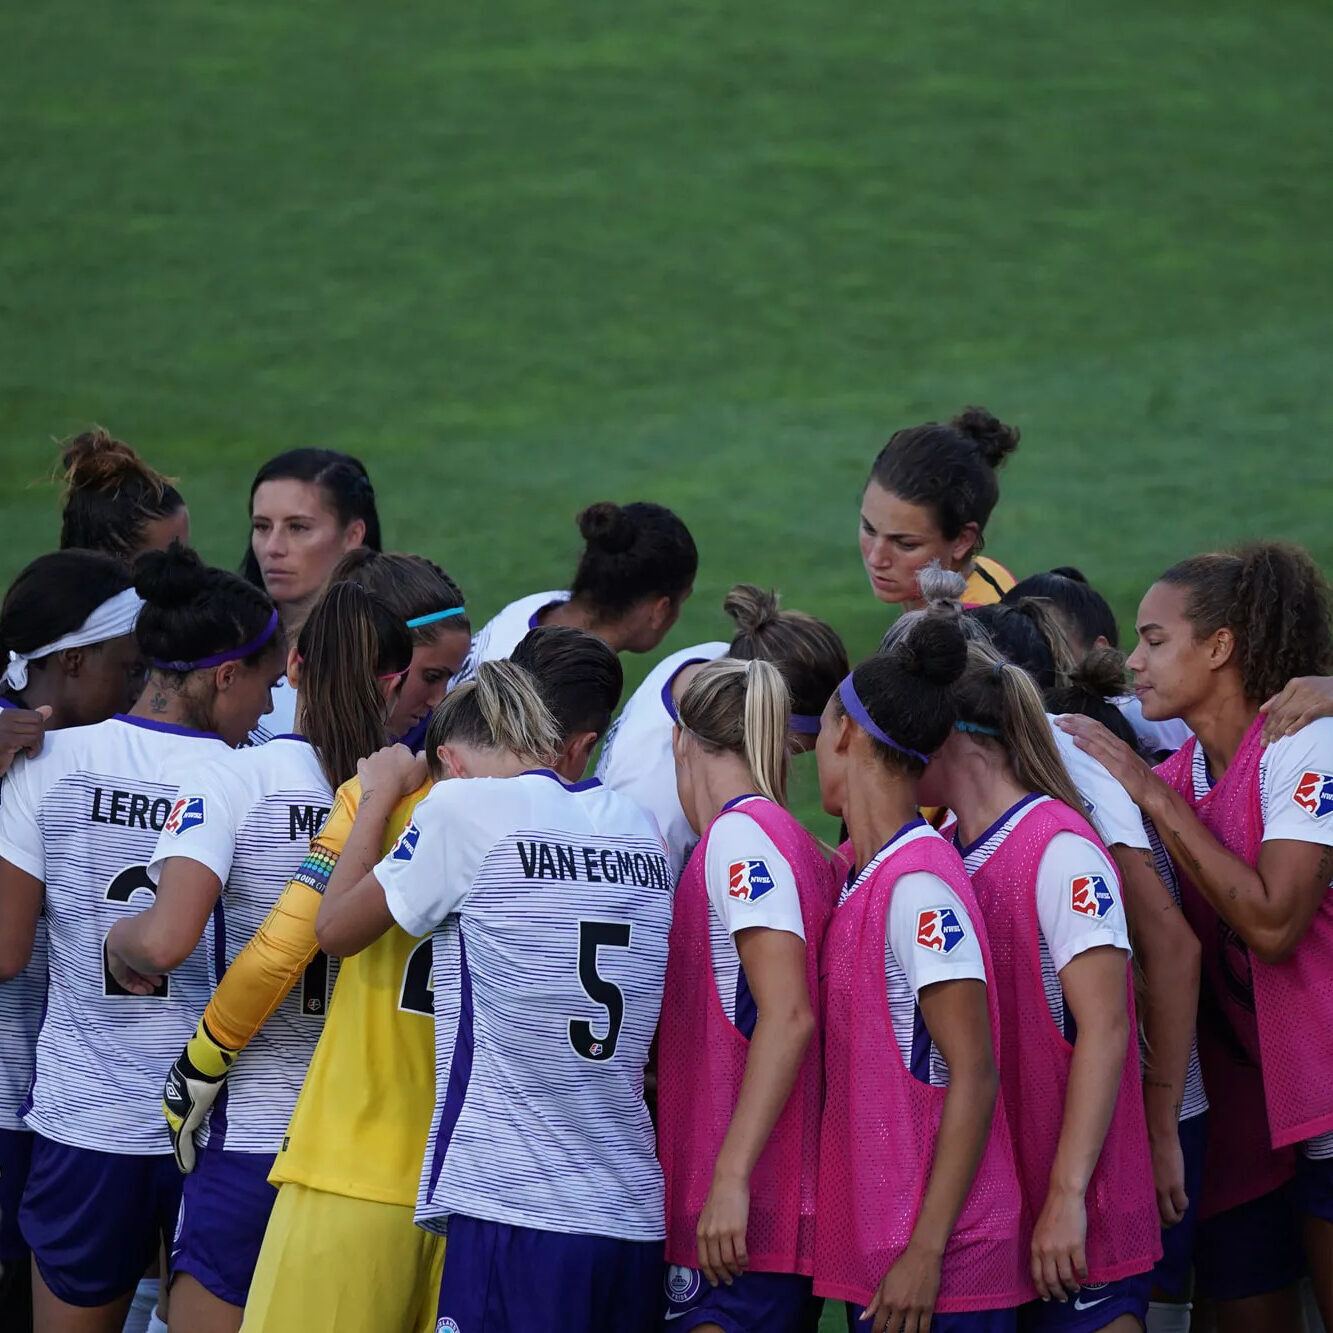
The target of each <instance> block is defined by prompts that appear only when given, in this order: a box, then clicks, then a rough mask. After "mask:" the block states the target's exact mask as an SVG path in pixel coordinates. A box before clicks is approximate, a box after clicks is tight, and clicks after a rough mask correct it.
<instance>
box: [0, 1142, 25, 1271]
mask: <svg viewBox="0 0 1333 1333" xmlns="http://www.w3.org/2000/svg"><path fill="white" fill-rule="evenodd" d="M31 1161H32V1135H31V1134H30V1133H28V1132H27V1131H26V1130H20V1129H0V1266H3V1267H5V1268H10V1267H12V1266H13V1265H14V1264H17V1263H22V1264H24V1265H25V1266H26V1265H27V1262H28V1247H27V1245H26V1244H24V1241H23V1236H22V1235H21V1234H20V1232H19V1200H20V1199H22V1198H23V1186H24V1185H25V1184H26V1183H27V1179H28V1165H29V1163H30V1162H31Z"/></svg>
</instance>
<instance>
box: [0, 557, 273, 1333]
mask: <svg viewBox="0 0 1333 1333" xmlns="http://www.w3.org/2000/svg"><path fill="white" fill-rule="evenodd" d="M135 588H136V591H137V592H138V593H139V594H140V595H141V596H142V597H143V598H144V601H145V605H144V607H143V609H142V610H141V611H140V613H139V618H138V621H137V624H136V627H135V635H136V638H137V640H138V643H139V646H140V648H141V650H142V651H143V653H144V655H145V656H146V657H147V658H148V659H149V662H150V673H149V677H148V683H147V686H146V687H145V689H144V692H143V694H142V695H141V697H140V699H139V701H138V703H137V704H136V705H135V707H134V709H133V710H132V712H131V713H129V714H120V715H117V716H115V717H112V718H109V719H108V720H106V721H105V722H100V723H98V724H96V725H94V726H89V727H75V728H70V729H68V730H64V731H58V732H55V733H53V734H52V735H50V736H48V737H47V739H46V744H45V746H44V747H43V750H42V753H41V754H40V755H38V756H37V757H36V758H35V759H25V760H22V761H20V763H19V764H18V765H16V767H15V769H14V770H13V771H11V773H10V774H8V775H7V777H6V779H5V792H4V801H3V803H0V977H3V978H9V977H12V976H14V975H16V974H17V973H18V972H19V971H21V970H22V968H23V967H24V965H25V964H26V963H27V961H28V957H29V955H30V953H31V950H32V946H33V941H34V937H35V934H36V928H37V920H38V916H39V914H40V915H41V916H42V917H43V918H44V920H45V922H46V928H47V937H48V946H49V988H48V994H47V1005H46V1010H45V1014H44V1017H43V1019H42V1024H41V1030H40V1032H39V1034H38V1038H37V1048H36V1072H35V1076H34V1079H33V1085H32V1090H31V1093H30V1097H29V1102H30V1105H29V1108H28V1109H27V1110H26V1112H25V1115H24V1119H25V1121H26V1123H27V1124H28V1126H29V1127H30V1128H31V1129H33V1130H35V1131H36V1139H35V1141H34V1145H33V1155H32V1167H31V1171H30V1174H29V1177H28V1181H27V1185H26V1187H25V1190H24V1195H23V1202H22V1204H21V1206H20V1210H19V1224H20V1226H21V1228H22V1231H23V1235H24V1239H25V1240H26V1241H27V1243H28V1244H29V1246H30V1247H31V1249H32V1251H33V1260H34V1265H35V1269H34V1304H35V1314H36V1322H37V1326H38V1327H39V1328H41V1329H43V1330H49V1331H50V1333H66V1330H68V1331H69V1333H75V1331H77V1333H100V1331H101V1330H106V1333H112V1330H115V1329H118V1328H119V1326H120V1321H121V1320H123V1318H124V1315H125V1310H126V1307H127V1306H128V1304H129V1301H130V1298H131V1295H132V1293H133V1292H134V1290H135V1287H136V1285H137V1284H138V1282H139V1279H140V1278H141V1277H142V1276H143V1274H144V1271H145V1270H146V1269H147V1267H148V1265H149V1262H150V1260H151V1259H152V1257H153V1255H154V1254H155V1253H156V1251H157V1247H158V1242H159V1238H160V1237H161V1236H164V1235H165V1236H169V1235H170V1232H171V1228H172V1226H173V1224H174V1222H175V1219H176V1213H177V1209H178V1205H179V1201H180V1177H179V1174H178V1173H177V1172H176V1170H175V1167H174V1164H173V1162H172V1158H171V1151H170V1140H169V1138H168V1136H167V1132H166V1128H165V1126H163V1125H162V1124H161V1122H160V1121H158V1120H157V1119H156V1117H155V1115H154V1108H155V1107H156V1104H157V1100H158V1089H159V1087H160V1085H161V1070H162V1068H163V1067H164V1065H165V1064H166V1063H167V1062H168V1061H169V1060H170V1058H171V1053H172V1052H173V1051H174V1050H175V1049H176V1048H177V1046H178V1044H179V1043H180V1041H181V1040H182V1039H183V1037H184V1036H185V1035H187V1034H188V1032H189V1031H190V1029H191V1028H192V1027H193V1025H194V1024H195V1022H197V1020H198V1016H199V1014H200V1013H201V1012H202V1009H203V1005H204V1002H205V1000H206V999H207V997H208V993H209V990H210V989H211V986H212V982H213V978H214V976H215V975H216V973H215V968H216V966H217V965H218V963H219V962H220V960H219V959H218V958H217V950H216V939H215V936H214V933H213V932H212V931H210V932H208V933H207V934H206V936H205V938H204V940H203V941H201V942H200V944H199V946H198V947H197V948H196V949H195V951H194V952H193V953H192V954H191V956H190V957H189V959H187V960H186V962H185V963H184V964H183V965H182V967H181V968H180V969H178V971H177V972H176V974H175V975H174V976H172V977H171V978H169V979H166V980H164V981H163V982H162V983H161V985H160V986H154V987H153V988H152V990H151V993H149V994H146V995H145V994H135V993H132V992H129V991H128V990H127V989H126V988H125V987H124V986H122V985H120V984H119V983H118V982H117V981H116V979H115V977H114V976H113V974H112V972H111V970H110V967H109V966H108V962H107V957H106V936H107V933H108V930H109V929H110V927H112V926H113V925H114V924H115V922H116V921H117V920H119V919H120V918H122V917H123V916H126V915H130V914H133V913H134V912H137V911H140V910H142V909H143V908H144V907H145V906H147V904H148V902H150V901H151V897H152V892H153V884H152V881H151V880H150V879H149V878H148V873H147V866H148V863H149V862H150V861H151V860H152V858H153V852H154V849H155V847H156V845H157V840H158V834H159V833H160V832H161V831H162V830H163V829H164V828H165V827H167V826H168V824H173V826H174V823H173V821H179V820H180V819H181V818H182V816H183V813H184V812H183V811H182V810H181V809H180V808H179V807H178V802H177V793H178V779H177V776H175V775H179V774H181V773H182V772H184V771H188V769H189V768H190V767H191V766H192V765H196V764H199V763H202V762H204V761H206V760H208V759H210V758H212V757H213V756H215V755H217V754H220V753H225V751H226V747H227V746H228V745H235V744H238V743H240V742H241V741H242V740H243V739H244V738H245V735H246V733H247V732H248V731H249V729H250V728H251V727H253V726H254V724H255V723H256V722H257V721H258V719H259V717H260V715H261V714H262V712H263V710H264V709H265V708H267V707H268V702H269V689H270V687H271V685H272V683H273V681H274V680H275V679H276V678H277V676H278V674H279V672H280V671H281V669H282V662H283V660H284V657H285V653H284V652H283V644H282V640H281V637H280V635H279V634H278V622H277V617H276V613H275V612H274V609H273V604H272V603H271V602H270V601H269V599H268V598H267V597H266V596H265V595H264V594H263V593H262V592H260V591H259V590H258V589H256V588H253V587H251V586H250V585H249V584H247V583H245V582H244V581H243V580H242V579H240V578H238V577H237V576H236V575H234V574H229V573H226V572H224V571H222V570H216V569H209V568H207V567H205V566H204V565H203V564H202V563H201V562H200V561H199V559H198V557H197V556H195V555H193V554H192V553H190V552H187V551H182V550H181V549H180V548H173V549H171V550H169V551H165V552H153V553H150V554H148V555H145V556H144V557H142V558H141V560H140V562H139V565H138V566H137V572H136V577H135ZM76 1201H77V1208H78V1211H77V1216H76V1217H75V1218H72V1216H71V1208H72V1207H74V1206H76Z"/></svg>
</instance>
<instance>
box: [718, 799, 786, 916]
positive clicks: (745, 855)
mask: <svg viewBox="0 0 1333 1333" xmlns="http://www.w3.org/2000/svg"><path fill="white" fill-rule="evenodd" d="M704 879H705V882H706V883H707V885H708V901H709V902H710V903H712V905H713V911H714V912H716V913H717V916H718V920H719V921H721V922H722V924H723V926H724V927H725V928H726V931H727V934H728V935H735V934H736V932H737V931H740V930H748V929H749V928H750V927H751V926H765V927H767V928H768V929H769V930H785V931H788V932H789V933H790V934H792V935H795V936H797V937H798V938H799V939H802V940H804V939H805V926H804V925H803V923H802V920H801V897H800V894H799V892H798V891H797V888H796V876H795V875H794V874H793V873H792V868H791V865H790V863H789V862H788V861H787V860H786V858H785V857H783V855H782V854H781V853H780V852H779V851H778V849H777V848H776V847H775V846H774V845H773V840H772V839H771V838H770V837H769V836H768V834H767V833H765V832H764V830H763V829H761V828H760V827H759V825H758V824H756V823H755V821H754V820H753V819H751V818H750V816H749V815H747V814H746V813H745V807H744V806H738V807H737V808H735V809H732V810H728V811H727V812H726V813H725V814H724V815H722V816H721V818H719V819H717V820H715V821H714V823H713V827H712V829H711V831H710V832H709V834H708V856H707V860H706V861H705V862H704Z"/></svg>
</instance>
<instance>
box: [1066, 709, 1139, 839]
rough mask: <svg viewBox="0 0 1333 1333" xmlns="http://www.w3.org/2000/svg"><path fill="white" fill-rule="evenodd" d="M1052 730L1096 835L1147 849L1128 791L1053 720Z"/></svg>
mask: <svg viewBox="0 0 1333 1333" xmlns="http://www.w3.org/2000/svg"><path fill="white" fill-rule="evenodd" d="M1051 733H1052V735H1053V736H1054V737H1055V746H1056V749H1058V750H1059V751H1060V758H1061V759H1063V760H1064V762H1065V768H1066V769H1067V770H1068V772H1069V776H1070V778H1071V780H1072V781H1073V783H1074V786H1075V787H1076V788H1077V789H1078V794H1079V796H1081V797H1082V798H1083V804H1084V806H1085V807H1086V808H1087V814H1088V818H1089V820H1090V821H1091V822H1092V825H1093V827H1094V828H1095V829H1096V830H1097V834H1098V836H1099V837H1100V838H1101V840H1102V841H1103V842H1104V843H1105V844H1106V845H1107V846H1108V847H1114V846H1115V845H1116V843H1122V844H1123V845H1124V846H1126V847H1132V848H1136V849H1138V850H1141V851H1145V852H1146V851H1147V850H1148V849H1149V842H1148V835H1147V833H1146V832H1145V831H1144V828H1143V815H1142V814H1141V813H1140V812H1139V807H1138V806H1137V805H1135V804H1134V802H1133V801H1132V800H1131V799H1130V796H1129V793H1128V792H1127V791H1126V790H1125V789H1124V788H1123V787H1122V786H1121V785H1120V783H1119V782H1117V781H1116V780H1115V778H1113V777H1112V776H1111V774H1110V772H1109V771H1108V770H1107V769H1106V768H1105V766H1104V765H1103V764H1102V763H1101V762H1100V761H1098V760H1096V759H1094V758H1093V757H1092V756H1091V755H1090V754H1088V753H1087V752H1086V751H1084V750H1080V749H1079V748H1078V746H1077V745H1076V744H1075V743H1074V738H1073V737H1072V736H1070V735H1069V734H1068V733H1067V732H1064V731H1061V730H1060V728H1059V727H1057V726H1056V725H1055V724H1054V723H1052V724H1051Z"/></svg>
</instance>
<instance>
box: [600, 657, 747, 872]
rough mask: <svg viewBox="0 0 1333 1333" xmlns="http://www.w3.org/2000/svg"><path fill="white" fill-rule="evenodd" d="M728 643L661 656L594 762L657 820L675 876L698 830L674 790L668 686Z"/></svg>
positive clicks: (615, 787) (672, 716)
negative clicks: (688, 667) (685, 671)
mask: <svg viewBox="0 0 1333 1333" xmlns="http://www.w3.org/2000/svg"><path fill="white" fill-rule="evenodd" d="M729 646H730V645H728V644H725V643H718V642H714V643H699V644H695V646H694V647H693V648H682V649H681V650H680V652H678V653H672V654H671V656H670V657H664V658H663V659H662V660H661V661H660V662H659V663H658V664H657V665H656V666H655V667H654V668H653V669H652V670H651V671H650V672H649V673H648V674H647V676H645V677H644V681H643V684H642V685H640V686H639V688H638V689H637V690H635V691H634V693H633V694H631V695H630V697H629V700H628V701H627V702H626V704H625V706H624V708H622V709H621V710H620V716H619V717H618V718H617V719H616V721H615V724H614V725H613V726H612V728H611V730H610V731H608V732H607V733H606V741H605V743H604V744H603V745H602V757H601V758H600V759H599V760H598V762H597V776H598V778H599V779H600V780H601V781H602V782H603V783H605V784H606V785H607V786H608V787H610V788H611V789H612V791H618V792H620V793H621V794H622V795H624V796H628V797H629V798H630V799H631V800H633V801H637V802H638V803H639V804H640V805H641V806H643V808H644V809H645V810H647V811H648V812H649V813H650V814H651V815H652V816H653V817H654V818H655V819H656V820H657V827H658V828H659V829H661V831H662V836H663V837H664V838H665V839H666V844H667V855H668V857H669V858H670V860H671V869H672V871H673V873H674V874H676V875H677V876H679V874H680V872H681V870H683V869H684V866H685V862H686V861H688V860H689V856H690V851H691V850H692V848H693V847H694V844H695V843H696V842H698V840H699V835H698V834H697V833H695V831H694V830H693V829H692V828H691V827H690V823H689V820H687V819H686V818H685V811H684V810H682V809H681V808H680V797H679V796H678V795H677V793H676V761H675V759H674V758H673V756H672V754H671V732H672V729H673V728H674V727H675V725H676V702H675V699H674V698H673V697H672V694H671V687H672V685H673V684H674V683H675V680H676V677H677V676H679V675H680V673H681V672H682V671H684V670H685V668H686V667H687V666H692V665H694V664H695V663H696V662H715V661H716V660H717V659H718V658H719V657H725V656H726V655H727V650H728V648H729Z"/></svg>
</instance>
